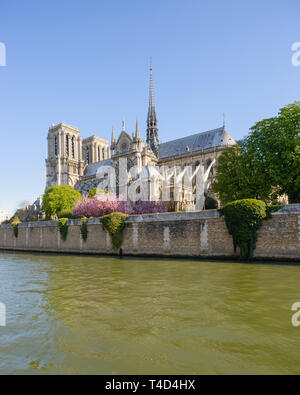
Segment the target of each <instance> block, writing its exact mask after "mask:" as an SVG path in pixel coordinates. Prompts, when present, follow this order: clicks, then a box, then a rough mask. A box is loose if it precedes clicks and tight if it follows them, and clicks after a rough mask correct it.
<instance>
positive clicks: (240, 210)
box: [219, 199, 267, 259]
mask: <svg viewBox="0 0 300 395" xmlns="http://www.w3.org/2000/svg"><path fill="white" fill-rule="evenodd" d="M219 212H220V214H221V215H223V216H224V217H225V222H226V225H227V228H228V231H229V233H230V234H231V235H232V238H233V244H234V251H236V248H237V247H240V258H241V259H251V258H253V252H254V250H255V247H256V242H257V232H258V230H259V229H260V227H261V226H262V223H263V220H264V219H265V218H267V213H266V204H265V203H264V202H262V201H260V200H256V199H243V200H236V201H235V202H232V203H228V204H227V205H226V206H225V207H224V208H222V209H221V210H219Z"/></svg>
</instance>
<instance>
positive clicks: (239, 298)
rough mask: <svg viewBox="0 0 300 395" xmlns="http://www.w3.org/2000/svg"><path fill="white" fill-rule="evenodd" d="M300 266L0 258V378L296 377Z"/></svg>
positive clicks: (299, 362) (11, 255) (299, 358)
mask: <svg viewBox="0 0 300 395" xmlns="http://www.w3.org/2000/svg"><path fill="white" fill-rule="evenodd" d="M297 301H299V302H300V266H296V265H294V266H293V265H287V264H282V265H279V264H277V265H275V264H274V265H273V264H272V265H271V264H270V265H267V264H240V263H232V262H204V261H197V260H174V259H166V260H164V259H161V260H160V259H155V260H154V259H140V258H137V259H133V258H132V259H125V258H124V259H118V258H112V257H88V256H63V255H39V254H36V255H35V254H21V253H20V254H14V253H0V302H2V303H5V305H6V309H7V326H6V327H0V374H6V373H8V374H205V373H208V374H227V373H238V374H242V373H251V374H252V373H261V374H271V373H279V374H285V373H298V374H299V373H300V327H299V328H295V327H293V326H292V323H291V318H292V314H293V312H292V311H291V306H292V304H293V303H295V302H297Z"/></svg>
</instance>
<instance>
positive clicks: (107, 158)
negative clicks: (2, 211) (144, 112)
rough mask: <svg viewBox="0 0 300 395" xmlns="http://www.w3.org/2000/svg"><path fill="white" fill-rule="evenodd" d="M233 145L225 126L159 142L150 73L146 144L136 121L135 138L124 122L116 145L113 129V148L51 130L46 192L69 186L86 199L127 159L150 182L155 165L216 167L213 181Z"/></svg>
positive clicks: (70, 130) (66, 130) (60, 128)
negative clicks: (105, 170)
mask: <svg viewBox="0 0 300 395" xmlns="http://www.w3.org/2000/svg"><path fill="white" fill-rule="evenodd" d="M234 144H236V142H235V140H234V139H233V138H232V137H231V136H230V135H229V134H228V133H227V132H226V130H225V125H223V126H222V127H220V128H217V129H214V130H210V131H207V132H202V133H197V134H193V135H190V136H187V137H183V138H180V139H176V140H171V141H168V142H166V143H160V142H159V137H158V121H157V116H156V110H155V104H154V95H153V82H152V68H151V69H150V97H149V109H148V118H147V137H146V141H143V140H142V138H141V135H140V130H139V124H138V121H137V123H136V130H135V133H133V134H129V133H127V131H126V128H125V122H124V121H123V128H122V132H121V134H120V136H119V138H118V139H117V140H116V138H115V133H114V129H113V130H112V138H111V144H109V142H108V141H107V140H105V139H103V138H101V137H98V136H91V137H88V138H86V139H82V137H81V136H80V132H79V130H78V129H77V128H75V127H73V126H69V125H67V124H65V123H60V124H59V125H52V126H51V127H50V129H49V133H48V159H47V160H46V165H47V187H50V186H55V185H70V186H71V187H73V188H75V189H77V190H79V191H80V192H81V193H82V194H83V195H87V194H88V193H89V191H90V190H91V189H93V188H95V187H97V186H98V184H99V179H98V178H97V177H96V175H97V172H99V169H101V167H104V166H105V167H106V166H113V167H115V168H116V169H117V167H118V163H119V160H120V158H126V159H127V162H128V166H129V167H130V166H137V167H138V168H139V169H140V172H141V173H142V172H143V174H146V175H147V176H148V177H149V178H151V171H152V170H151V169H153V168H154V167H155V166H166V167H168V166H169V167H174V166H176V167H182V168H183V167H184V166H192V167H193V168H196V167H197V166H199V165H200V164H201V165H203V166H204V168H206V169H207V168H209V167H210V166H211V164H212V163H213V164H214V166H212V167H211V170H210V173H209V177H210V181H212V180H213V177H214V172H215V165H216V164H217V160H218V157H219V155H220V154H221V153H222V151H224V149H226V147H227V146H229V145H234ZM128 182H130V179H129V178H128ZM174 208H175V209H180V208H182V207H181V206H174Z"/></svg>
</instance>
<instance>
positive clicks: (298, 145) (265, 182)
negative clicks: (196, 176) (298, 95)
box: [213, 102, 300, 203]
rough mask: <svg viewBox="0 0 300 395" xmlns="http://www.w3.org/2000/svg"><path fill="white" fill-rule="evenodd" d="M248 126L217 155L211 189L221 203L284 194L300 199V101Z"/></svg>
mask: <svg viewBox="0 0 300 395" xmlns="http://www.w3.org/2000/svg"><path fill="white" fill-rule="evenodd" d="M250 130H251V132H250V134H249V136H248V137H247V138H246V139H244V140H243V141H242V142H241V143H240V145H236V146H233V147H229V148H227V149H226V150H225V151H224V152H223V153H222V155H221V156H220V158H219V166H218V167H217V175H216V182H215V184H214V185H213V189H214V191H215V192H216V193H218V195H219V197H220V199H221V200H222V201H223V202H224V203H228V202H231V201H234V200H239V199H248V198H249V199H251V198H252V199H259V200H264V201H276V199H277V198H278V196H280V195H283V194H287V195H288V197H289V202H290V203H296V202H300V102H296V103H294V104H290V105H288V106H287V107H284V108H282V109H281V110H280V112H279V114H278V116H277V117H274V118H270V119H264V120H262V121H260V122H257V123H256V124H255V125H254V126H253V127H252V128H251V129H250Z"/></svg>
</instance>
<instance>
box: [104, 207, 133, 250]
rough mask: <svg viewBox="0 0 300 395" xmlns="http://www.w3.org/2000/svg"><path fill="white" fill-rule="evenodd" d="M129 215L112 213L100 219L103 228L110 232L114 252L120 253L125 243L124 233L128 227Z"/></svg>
mask: <svg viewBox="0 0 300 395" xmlns="http://www.w3.org/2000/svg"><path fill="white" fill-rule="evenodd" d="M128 217H129V216H128V215H126V214H124V213H111V214H108V215H105V216H103V217H102V218H100V221H101V223H102V225H103V228H104V229H106V230H107V231H108V233H109V234H110V236H111V239H112V247H113V250H114V251H118V250H119V248H121V246H122V243H123V231H124V229H125V227H126V222H125V221H126V220H127V219H128Z"/></svg>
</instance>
